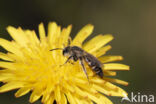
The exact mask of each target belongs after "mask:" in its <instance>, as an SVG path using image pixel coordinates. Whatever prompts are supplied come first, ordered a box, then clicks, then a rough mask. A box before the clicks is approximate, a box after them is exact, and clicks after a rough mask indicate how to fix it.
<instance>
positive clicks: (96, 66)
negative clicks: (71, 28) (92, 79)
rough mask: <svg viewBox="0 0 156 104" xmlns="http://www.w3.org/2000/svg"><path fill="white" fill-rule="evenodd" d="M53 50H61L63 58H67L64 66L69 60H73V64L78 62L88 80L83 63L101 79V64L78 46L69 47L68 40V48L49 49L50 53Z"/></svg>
mask: <svg viewBox="0 0 156 104" xmlns="http://www.w3.org/2000/svg"><path fill="white" fill-rule="evenodd" d="M53 50H63V51H62V54H63V56H65V57H68V58H67V60H66V61H65V63H64V64H66V63H67V62H69V61H70V60H73V61H74V62H76V61H79V63H80V65H81V66H82V69H83V71H84V73H85V75H86V77H87V79H88V80H89V78H88V74H87V71H86V67H85V65H84V62H86V63H87V64H88V66H89V67H90V68H91V69H92V70H93V72H95V73H96V74H97V75H98V76H99V77H101V78H103V71H102V67H103V64H102V63H101V62H100V61H99V60H98V59H97V58H96V57H95V56H93V55H92V54H90V53H88V52H86V51H85V50H83V49H82V48H80V47H78V46H70V40H69V39H68V46H66V47H65V48H55V49H51V50H50V51H53ZM64 64H63V65H64Z"/></svg>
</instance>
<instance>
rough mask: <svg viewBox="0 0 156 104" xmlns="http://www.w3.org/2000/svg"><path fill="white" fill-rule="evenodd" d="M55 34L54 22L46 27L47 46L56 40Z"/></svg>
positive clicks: (55, 25)
mask: <svg viewBox="0 0 156 104" xmlns="http://www.w3.org/2000/svg"><path fill="white" fill-rule="evenodd" d="M56 33H57V24H56V23H55V22H51V23H49V25H48V40H49V44H50V45H53V42H54V41H55V39H56Z"/></svg>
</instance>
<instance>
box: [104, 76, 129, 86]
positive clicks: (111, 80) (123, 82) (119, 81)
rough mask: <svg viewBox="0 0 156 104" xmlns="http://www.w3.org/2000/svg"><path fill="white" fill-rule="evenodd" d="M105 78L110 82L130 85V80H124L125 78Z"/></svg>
mask: <svg viewBox="0 0 156 104" xmlns="http://www.w3.org/2000/svg"><path fill="white" fill-rule="evenodd" d="M103 79H104V80H107V81H109V82H113V83H118V84H121V85H125V86H127V85H128V82H126V81H123V80H119V79H112V78H103Z"/></svg>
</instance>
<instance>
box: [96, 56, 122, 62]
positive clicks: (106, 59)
mask: <svg viewBox="0 0 156 104" xmlns="http://www.w3.org/2000/svg"><path fill="white" fill-rule="evenodd" d="M98 59H99V60H100V61H101V62H102V63H107V62H112V61H119V60H123V57H122V56H102V57H100V58H98Z"/></svg>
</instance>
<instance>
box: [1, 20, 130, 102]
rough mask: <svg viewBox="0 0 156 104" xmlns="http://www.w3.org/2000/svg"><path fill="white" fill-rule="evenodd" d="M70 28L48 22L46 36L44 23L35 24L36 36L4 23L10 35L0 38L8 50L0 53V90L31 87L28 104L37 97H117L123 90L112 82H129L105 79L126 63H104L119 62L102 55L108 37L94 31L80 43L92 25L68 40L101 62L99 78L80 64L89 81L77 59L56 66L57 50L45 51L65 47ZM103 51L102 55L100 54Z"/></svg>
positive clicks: (60, 99) (60, 59) (23, 91)
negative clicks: (71, 39) (102, 65)
mask: <svg viewBox="0 0 156 104" xmlns="http://www.w3.org/2000/svg"><path fill="white" fill-rule="evenodd" d="M71 28H72V26H71V25H69V26H68V27H67V28H63V29H61V27H60V26H58V25H57V24H56V23H55V22H51V23H49V26H48V32H47V35H46V32H45V29H44V26H43V24H42V23H41V24H40V25H39V37H40V38H38V37H37V35H36V33H35V32H34V31H31V30H22V29H21V28H17V29H16V28H14V27H12V26H9V27H8V28H7V30H8V32H9V34H10V35H11V37H12V38H13V39H14V40H13V41H8V40H5V39H2V38H0V46H1V47H3V48H4V49H5V50H7V51H8V53H6V54H5V53H0V58H1V59H2V60H1V61H0V67H1V69H2V70H0V81H1V82H3V83H4V85H3V86H1V87H0V92H6V91H10V90H13V89H18V91H17V92H16V93H15V96H16V97H20V96H23V95H25V94H27V93H29V92H30V91H32V93H31V96H30V99H29V101H30V102H31V103H33V102H35V101H37V100H38V99H40V98H41V101H42V102H43V104H52V103H53V102H54V101H56V102H57V104H67V101H68V102H69V103H70V104H90V103H91V104H92V103H93V102H95V103H97V104H112V102H111V101H110V100H109V99H108V98H107V97H106V96H120V97H123V96H124V95H125V94H127V93H126V92H125V91H124V90H122V89H121V88H120V87H118V86H116V85H114V84H112V83H118V84H122V85H128V83H127V82H125V81H121V80H119V79H112V78H108V76H115V75H116V72H115V71H116V70H129V66H127V65H123V64H119V63H108V62H112V61H117V60H122V59H123V58H122V57H121V56H105V55H104V54H105V53H106V52H107V51H108V50H110V49H111V46H110V45H106V44H107V43H108V42H109V41H111V40H112V39H113V37H112V35H110V34H106V35H101V34H100V35H97V36H96V37H95V38H93V39H91V40H90V41H88V42H86V43H84V44H83V42H84V40H85V39H86V38H87V37H88V36H89V35H90V34H91V33H92V31H93V25H91V24H88V25H86V26H85V27H83V28H82V29H81V30H80V31H79V32H78V34H77V35H76V37H75V38H74V39H73V41H72V43H71V44H72V45H75V46H80V47H82V48H83V49H84V50H86V51H87V52H88V53H91V54H92V55H94V56H95V57H97V58H98V59H99V60H100V61H101V62H102V63H105V64H104V67H103V72H104V78H100V77H98V76H97V75H95V74H94V73H93V71H92V69H90V68H89V67H88V65H87V64H85V67H86V68H87V73H88V76H89V81H88V80H87V78H86V76H85V74H84V73H83V71H82V68H81V66H80V64H79V62H74V64H71V63H67V64H65V65H63V66H61V67H60V65H62V64H63V63H64V62H65V61H66V59H67V58H66V57H64V56H63V55H62V50H57V51H50V50H51V49H54V48H63V44H65V45H66V46H67V41H68V38H69V34H70V32H71ZM103 55H104V56H103Z"/></svg>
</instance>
